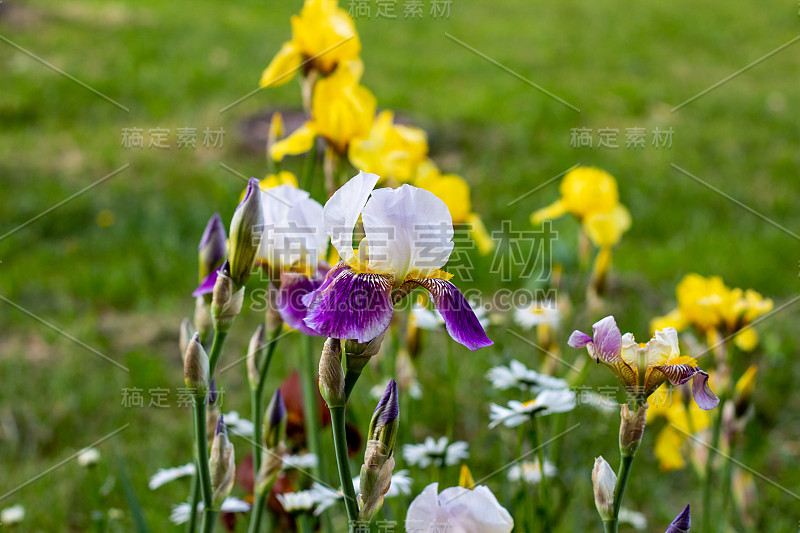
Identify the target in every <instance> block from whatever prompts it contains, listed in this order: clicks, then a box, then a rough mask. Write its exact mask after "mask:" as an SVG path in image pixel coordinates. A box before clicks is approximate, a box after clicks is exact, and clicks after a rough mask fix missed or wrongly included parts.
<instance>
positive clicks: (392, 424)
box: [368, 380, 400, 455]
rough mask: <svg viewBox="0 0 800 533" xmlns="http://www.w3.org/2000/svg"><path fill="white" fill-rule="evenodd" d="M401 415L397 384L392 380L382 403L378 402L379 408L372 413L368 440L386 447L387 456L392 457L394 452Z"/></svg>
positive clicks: (382, 398)
mask: <svg viewBox="0 0 800 533" xmlns="http://www.w3.org/2000/svg"><path fill="white" fill-rule="evenodd" d="M399 414H400V403H399V401H398V398H397V382H396V381H395V380H391V381H389V385H388V386H387V387H386V390H385V391H384V393H383V396H382V397H381V400H380V402H378V406H377V407H376V408H375V411H374V412H373V413H372V420H370V423H369V432H368V439H369V440H370V441H379V442H381V443H382V444H383V445H384V446H385V447H386V454H387V455H392V452H393V451H394V443H395V439H396V438H397V428H398V426H399V420H398V415H399Z"/></svg>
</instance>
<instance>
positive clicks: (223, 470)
mask: <svg viewBox="0 0 800 533" xmlns="http://www.w3.org/2000/svg"><path fill="white" fill-rule="evenodd" d="M208 468H209V471H210V474H211V491H212V497H213V501H214V506H215V507H217V506H220V505H222V502H224V501H225V498H227V497H228V495H229V494H230V493H231V489H232V488H233V482H234V480H235V479H236V458H235V457H234V453H233V443H231V441H230V440H228V430H227V428H226V427H225V420H224V418H223V417H222V415H220V417H219V421H218V422H217V429H216V432H215V434H214V441H213V442H212V443H211V458H210V459H209V460H208Z"/></svg>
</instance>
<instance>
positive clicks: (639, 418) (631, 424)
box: [619, 403, 647, 457]
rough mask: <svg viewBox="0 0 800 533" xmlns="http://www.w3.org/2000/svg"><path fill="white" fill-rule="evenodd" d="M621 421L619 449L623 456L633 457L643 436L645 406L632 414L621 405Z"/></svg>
mask: <svg viewBox="0 0 800 533" xmlns="http://www.w3.org/2000/svg"><path fill="white" fill-rule="evenodd" d="M620 418H621V419H622V421H621V422H620V425H619V449H620V453H622V455H623V456H631V457H632V456H633V454H635V453H636V449H637V448H638V447H639V443H641V442H642V436H643V435H644V425H645V423H646V422H647V404H644V405H642V406H640V407H639V408H638V409H636V411H635V412H634V413H631V411H630V409H628V404H626V403H623V404H622V406H621V410H620Z"/></svg>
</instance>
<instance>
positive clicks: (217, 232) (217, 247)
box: [197, 213, 228, 282]
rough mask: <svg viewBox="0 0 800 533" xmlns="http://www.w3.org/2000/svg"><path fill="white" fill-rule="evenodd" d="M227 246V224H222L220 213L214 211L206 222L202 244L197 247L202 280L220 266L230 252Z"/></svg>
mask: <svg viewBox="0 0 800 533" xmlns="http://www.w3.org/2000/svg"><path fill="white" fill-rule="evenodd" d="M227 248H228V237H227V236H226V235H225V226H223V225H222V219H221V218H220V217H219V213H214V216H212V217H211V219H209V221H208V224H206V229H205V231H204V232H203V238H202V239H200V245H199V246H198V247H197V257H198V260H199V263H200V268H199V273H200V282H202V281H203V280H204V279H206V277H207V276H208V275H209V274H211V272H212V271H213V270H214V269H215V268H217V267H219V265H220V263H222V260H223V259H225V254H226V253H227V252H228V250H227Z"/></svg>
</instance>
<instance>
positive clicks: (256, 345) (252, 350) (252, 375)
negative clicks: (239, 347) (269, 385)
mask: <svg viewBox="0 0 800 533" xmlns="http://www.w3.org/2000/svg"><path fill="white" fill-rule="evenodd" d="M266 344H267V334H266V330H265V329H264V324H259V326H258V328H257V329H256V332H255V333H253V336H252V337H250V344H248V346H247V380H248V381H249V382H250V388H251V389H256V388H258V382H259V379H260V372H259V368H260V366H261V365H262V364H263V361H262V360H261V359H262V355H263V353H264V347H265V346H266Z"/></svg>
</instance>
